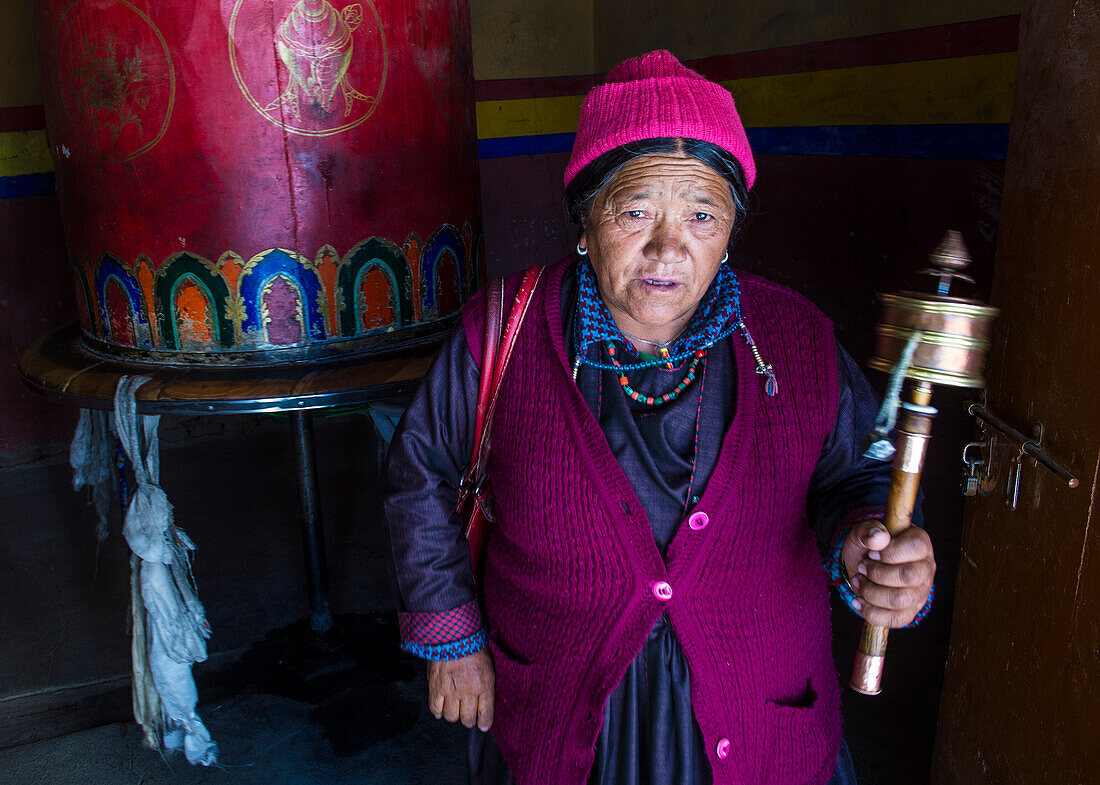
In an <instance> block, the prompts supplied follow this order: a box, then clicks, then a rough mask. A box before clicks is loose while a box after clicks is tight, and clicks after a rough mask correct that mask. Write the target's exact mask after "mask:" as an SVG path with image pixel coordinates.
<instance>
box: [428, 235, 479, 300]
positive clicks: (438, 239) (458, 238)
mask: <svg viewBox="0 0 1100 785" xmlns="http://www.w3.org/2000/svg"><path fill="white" fill-rule="evenodd" d="M447 252H450V254H451V255H452V256H453V257H454V260H455V272H456V273H457V275H456V276H455V278H457V279H458V301H459V303H464V302H466V300H467V299H468V297H467V294H466V293H467V279H468V278H469V275H468V271H469V256H470V254H469V253H468V252H467V248H466V241H465V240H463V238H462V234H461V233H460V232H459V231H458V229H456V228H455V227H453V226H451V225H450V224H443V225H442V226H441V227H439V228H438V229H436V230H435V232H434V233H433V234H432V236H431V237H429V238H428V240H427V242H425V243H424V250H423V251H422V252H421V255H420V292H419V295H420V303H421V308H422V309H423V312H424V314H425V315H427V316H437V317H439V316H447V314H439V313H438V312H437V310H438V303H437V301H436V291H435V286H436V281H435V278H436V267H437V265H438V264H439V260H440V258H441V257H442V256H443V254H444V253H447Z"/></svg>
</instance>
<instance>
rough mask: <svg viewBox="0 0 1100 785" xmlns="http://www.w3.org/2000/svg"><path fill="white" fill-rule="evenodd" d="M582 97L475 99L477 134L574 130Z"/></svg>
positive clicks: (483, 136)
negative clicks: (476, 100) (503, 99)
mask: <svg viewBox="0 0 1100 785" xmlns="http://www.w3.org/2000/svg"><path fill="white" fill-rule="evenodd" d="M582 101H584V96H583V95H563V96H553V97H551V98H516V99H512V100H510V101H478V103H477V135H478V138H480V139H497V138H500V137H503V136H533V135H535V134H564V133H573V132H575V131H576V130H577V119H578V118H579V117H580V113H581V102H582Z"/></svg>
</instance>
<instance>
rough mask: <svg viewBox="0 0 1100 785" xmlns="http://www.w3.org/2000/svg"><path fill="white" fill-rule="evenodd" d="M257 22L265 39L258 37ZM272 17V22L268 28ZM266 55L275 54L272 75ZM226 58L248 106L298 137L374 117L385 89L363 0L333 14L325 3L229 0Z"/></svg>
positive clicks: (383, 55)
mask: <svg viewBox="0 0 1100 785" xmlns="http://www.w3.org/2000/svg"><path fill="white" fill-rule="evenodd" d="M264 7H266V9H267V13H266V14H264V13H262V11H263V8H264ZM280 10H281V13H280ZM265 17H266V20H268V21H267V25H266V32H267V35H269V36H270V37H269V38H268V40H266V41H264V40H263V38H262V37H261V36H263V35H264V32H265V30H264V28H265V25H264V20H265ZM272 19H275V20H279V21H278V22H277V24H275V26H274V28H272V27H271V23H270V20H272ZM246 31H247V33H246ZM272 50H274V52H275V53H276V54H277V56H278V62H277V63H276V72H277V73H276V74H274V75H272V74H271V73H270V68H271V52H272ZM229 57H230V62H231V64H232V66H233V74H234V76H235V78H236V80H237V84H238V86H239V87H240V88H241V92H242V93H243V94H244V96H245V98H246V99H248V102H249V103H250V104H251V105H252V106H253V108H255V109H256V110H257V111H258V112H259V113H260V114H262V115H263V116H264V117H265V118H267V119H268V120H270V121H271V122H272V123H274V124H276V125H278V126H280V127H282V128H284V129H286V130H287V131H290V132H292V133H297V134H303V135H306V136H329V135H331V134H335V133H340V132H341V131H346V130H348V129H350V128H354V127H355V126H357V125H359V124H360V123H362V122H363V121H364V120H366V119H367V118H368V117H369V116H370V115H371V114H372V113H373V112H374V109H375V107H376V105H377V103H378V101H379V100H380V98H381V96H382V90H383V88H384V86H385V79H386V60H387V52H386V39H385V33H384V32H383V30H382V22H381V19H380V18H379V16H378V12H377V10H376V9H375V8H374V6H373V5H372V4H371V2H370V0H363V2H356V3H350V4H348V5H345V6H343V7H342V8H339V9H338V8H337V7H336V6H334V5H333V4H332V3H331V2H329V0H296V1H294V2H287V1H286V0H283V2H280V0H267V1H266V2H264V0H237V1H236V5H235V7H234V9H233V15H232V18H231V19H230V24H229ZM265 67H266V71H267V73H266V74H265ZM272 76H274V78H272ZM357 86H358V87H357ZM273 88H274V90H273ZM359 88H362V89H359ZM273 93H274V94H273Z"/></svg>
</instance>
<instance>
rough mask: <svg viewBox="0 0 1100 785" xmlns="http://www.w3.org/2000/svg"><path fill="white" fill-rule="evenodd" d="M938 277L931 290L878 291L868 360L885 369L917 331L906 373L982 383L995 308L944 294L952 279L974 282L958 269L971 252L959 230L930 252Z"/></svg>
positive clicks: (891, 366)
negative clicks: (878, 311)
mask: <svg viewBox="0 0 1100 785" xmlns="http://www.w3.org/2000/svg"><path fill="white" fill-rule="evenodd" d="M929 261H930V262H931V264H932V267H931V269H928V270H923V271H922V272H923V273H925V274H928V275H932V276H934V277H936V278H939V286H938V291H937V293H936V294H919V293H916V292H899V293H898V294H880V295H879V300H880V301H881V302H882V317H881V319H880V321H879V324H878V327H876V328H875V348H874V354H873V355H872V357H871V359H870V361H869V362H868V365H869V366H870V367H872V368H875V369H876V370H880V371H886V372H887V373H890V372H892V371H893V370H894V368H895V367H896V365H897V363H898V361H899V360H900V359H901V357H902V356H903V354H904V353H905V349H906V345H907V344H908V343H909V342H910V340H912V339H913V338H914V336H915V335H916V334H917V333H918V332H919V333H920V336H919V343H918V346H917V348H916V352H915V354H914V355H913V359H912V362H911V364H910V365H909V367H908V369H907V370H906V372H905V376H906V378H909V379H916V380H920V381H926V382H931V383H933V384H945V385H948V386H950V387H984V386H985V379H984V377H983V376H982V369H983V367H984V366H985V356H986V353H987V352H988V350H989V332H990V328H991V326H992V324H993V318H994V317H995V316H996V315H997V309H996V308H991V307H989V306H988V305H985V304H983V303H981V302H980V301H978V300H970V299H966V298H962V297H951V296H950V295H948V290H949V289H950V286H951V283H952V281H954V280H964V281H968V282H970V283H973V279H972V278H970V277H969V276H967V275H965V274H964V273H963V270H965V269H966V268H967V266H968V265H969V264H970V255H969V254H968V253H967V250H966V245H965V244H964V242H963V239H962V235H961V234H959V233H958V232H954V231H952V232H948V233H947V235H946V236H945V237H944V239H943V242H941V243H940V245H939V247H938V248H937V249H936V250H935V251H933V252H932V254H931V255H930V257H929Z"/></svg>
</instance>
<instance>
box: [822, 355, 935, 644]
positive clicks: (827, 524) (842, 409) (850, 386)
mask: <svg viewBox="0 0 1100 785" xmlns="http://www.w3.org/2000/svg"><path fill="white" fill-rule="evenodd" d="M837 366H838V368H837V373H838V376H839V395H838V401H837V418H836V423H835V424H834V425H833V430H832V432H831V433H830V434H829V436H828V438H827V439H826V440H825V445H824V447H823V449H822V451H821V457H820V459H819V460H818V463H817V466H816V467H815V469H814V474H813V477H812V478H811V480H810V493H809V514H810V525H811V526H812V527H813V529H814V533H815V534H816V535H817V539H818V545H819V547H820V548H821V550H822V556H823V560H824V564H825V569H826V571H827V572H828V574H829V582H830V583H831V584H832V585H833V586H835V587H836V588H837V591H838V592H839V593H840V596H841V597H842V598H844V601H845V602H846V603H848V606H849V607H851V604H852V600H854V599H855V593H854V592H853V591H852V589H851V587H850V586H849V585H848V581H847V580H846V578H847V576H846V575H845V574H844V563H843V561H842V559H841V549H842V547H843V545H844V539H845V538H846V537H847V536H848V532H849V531H850V530H851V528H852V526H854V525H855V524H856V523H858V522H859V521H862V520H867V519H868V518H879V519H882V518H883V517H885V514H886V500H887V497H888V496H889V493H890V478H891V475H892V474H893V466H892V464H891V463H890V462H883V461H877V460H874V459H871V458H866V457H864V455H863V441H864V437H865V436H866V435H867V434H868V433H870V431H871V429H872V427H873V426H874V423H875V417H876V416H877V413H878V406H879V400H878V396H877V395H875V391H874V390H873V389H872V388H871V385H870V384H869V383H868V382H867V378H866V377H865V376H864V375H863V372H862V371H860V369H859V366H857V365H856V363H855V361H854V360H853V359H852V358H851V356H850V355H849V354H848V353H847V352H846V351H845V350H844V349H843V348H842V347H840V346H839V345H838V346H837ZM913 523H914V524H916V525H918V526H919V525H921V524H922V523H923V518H922V516H921V509H920V497H919V496H918V498H917V507H916V508H915V509H914V511H913ZM934 595H935V587H933V589H932V591H931V592H930V593H929V595H928V600H927V601H926V602H925V604H924V607H923V608H921V610H920V613H918V614H917V618H916V619H914V620H913V622H912V623H911V624H910V625H909V626H910V627H915V626H916V625H917V624H919V623H920V622H921V621H922V620H923V619H924V617H925V616H927V615H928V611H929V610H930V609H931V606H932V599H933V596H934ZM853 612H856V611H855V610H854V609H853Z"/></svg>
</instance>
